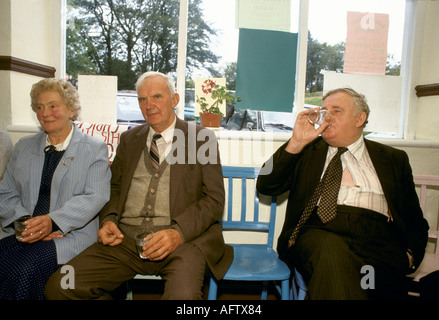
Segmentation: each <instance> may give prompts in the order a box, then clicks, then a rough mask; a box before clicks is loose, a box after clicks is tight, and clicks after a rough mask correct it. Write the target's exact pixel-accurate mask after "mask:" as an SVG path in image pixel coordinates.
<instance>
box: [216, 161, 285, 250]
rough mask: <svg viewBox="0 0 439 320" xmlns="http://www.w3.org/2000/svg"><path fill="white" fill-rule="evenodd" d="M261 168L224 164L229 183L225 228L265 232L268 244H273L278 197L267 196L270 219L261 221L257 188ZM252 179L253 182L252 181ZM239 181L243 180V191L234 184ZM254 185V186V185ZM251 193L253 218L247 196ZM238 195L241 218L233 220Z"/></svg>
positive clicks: (224, 173)
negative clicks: (250, 215) (249, 211)
mask: <svg viewBox="0 0 439 320" xmlns="http://www.w3.org/2000/svg"><path fill="white" fill-rule="evenodd" d="M259 170H260V168H255V167H233V166H223V176H224V178H225V179H227V183H228V196H227V199H228V205H227V208H226V210H227V211H226V220H224V221H223V228H224V230H235V231H258V232H264V233H266V234H267V239H268V241H267V245H269V246H272V245H273V238H274V225H275V221H276V220H275V219H276V208H277V206H276V197H267V198H269V199H270V203H269V210H270V216H269V221H267V222H265V221H259V220H260V214H259V213H260V210H259V207H260V205H261V202H260V197H259V194H258V192H257V190H256V179H257V177H258V174H259ZM251 180H252V181H253V183H251V182H250V181H251ZM238 181H241V192H238V191H237V190H236V188H237V186H234V183H235V182H238ZM253 185H254V187H252V186H253ZM250 194H251V197H253V199H254V202H253V203H254V209H253V210H254V211H253V219H249V218H248V217H249V215H248V214H247V211H248V210H250V208H251V206H248V205H247V198H249V197H250ZM233 195H235V197H233ZM238 197H241V199H240V200H241V206H240V208H241V212H240V213H239V220H233V207H234V205H233V203H234V198H235V199H236V201H238ZM262 203H265V202H262ZM235 207H236V205H235Z"/></svg>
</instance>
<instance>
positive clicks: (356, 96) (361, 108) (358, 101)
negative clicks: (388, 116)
mask: <svg viewBox="0 0 439 320" xmlns="http://www.w3.org/2000/svg"><path fill="white" fill-rule="evenodd" d="M339 92H344V93H347V94H348V95H350V96H351V97H352V99H353V100H354V107H355V114H359V113H361V112H364V113H366V121H364V123H363V127H365V126H366V124H367V122H368V119H369V113H370V109H369V105H368V104H367V99H366V97H365V96H364V94H361V93H358V92H357V91H355V90H354V89H352V88H349V87H344V88H338V89H333V90H330V91H328V92H327V93H326V94H325V95H324V96H323V98H322V101H324V100H325V99H326V98H327V97H329V96H330V95H333V94H336V93H339Z"/></svg>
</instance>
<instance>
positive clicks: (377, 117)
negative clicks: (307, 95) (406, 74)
mask: <svg viewBox="0 0 439 320" xmlns="http://www.w3.org/2000/svg"><path fill="white" fill-rule="evenodd" d="M323 75H324V83H323V94H326V93H327V92H328V91H329V90H333V89H336V88H343V87H351V88H352V89H354V90H355V91H357V92H359V93H361V94H364V95H365V97H366V99H367V103H368V105H369V108H370V115H369V122H368V123H367V125H366V128H365V129H364V130H365V131H370V132H379V133H385V134H395V133H398V132H399V130H400V127H399V119H400V114H401V93H402V78H401V77H400V76H386V75H384V76H383V75H373V74H370V75H364V74H361V75H360V74H347V73H338V72H334V71H324V72H323Z"/></svg>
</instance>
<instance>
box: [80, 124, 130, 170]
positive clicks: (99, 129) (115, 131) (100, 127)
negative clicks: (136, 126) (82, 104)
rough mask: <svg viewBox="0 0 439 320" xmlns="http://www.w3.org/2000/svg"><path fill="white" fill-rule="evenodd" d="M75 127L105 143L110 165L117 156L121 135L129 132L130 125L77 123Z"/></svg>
mask: <svg viewBox="0 0 439 320" xmlns="http://www.w3.org/2000/svg"><path fill="white" fill-rule="evenodd" d="M75 125H76V126H77V127H78V128H79V129H80V130H81V131H82V132H84V133H86V134H88V135H90V136H92V137H95V138H98V139H99V140H102V141H104V142H105V143H106V144H107V147H108V158H109V160H110V165H111V163H113V160H114V157H115V156H116V149H117V146H118V145H119V142H120V135H121V134H122V133H123V132H125V131H127V130H129V129H130V128H131V126H129V125H118V124H100V123H89V122H80V121H75Z"/></svg>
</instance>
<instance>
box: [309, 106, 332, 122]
mask: <svg viewBox="0 0 439 320" xmlns="http://www.w3.org/2000/svg"><path fill="white" fill-rule="evenodd" d="M327 113H328V110H326V109H314V110H311V112H310V113H309V114H308V121H309V122H310V123H311V124H317V125H321V124H322V123H323V121H325V117H326V114H327Z"/></svg>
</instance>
